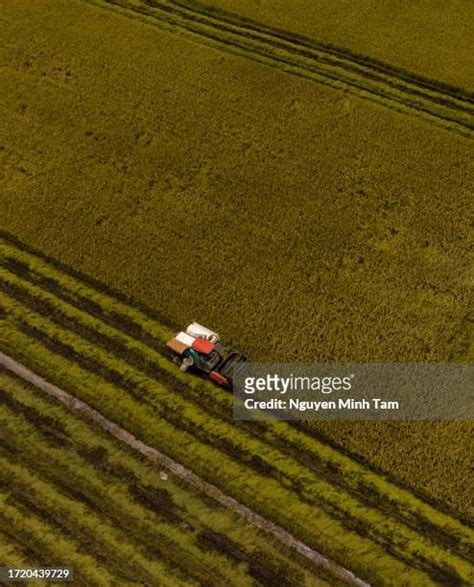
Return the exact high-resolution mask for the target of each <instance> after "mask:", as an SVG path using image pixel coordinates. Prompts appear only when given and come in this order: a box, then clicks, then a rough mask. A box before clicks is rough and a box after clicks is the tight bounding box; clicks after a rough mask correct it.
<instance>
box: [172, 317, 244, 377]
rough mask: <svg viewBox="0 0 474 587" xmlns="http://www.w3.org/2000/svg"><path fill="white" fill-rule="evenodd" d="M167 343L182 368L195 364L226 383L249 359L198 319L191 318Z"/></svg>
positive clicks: (199, 368) (195, 367)
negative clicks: (221, 339)
mask: <svg viewBox="0 0 474 587" xmlns="http://www.w3.org/2000/svg"><path fill="white" fill-rule="evenodd" d="M166 344H167V347H168V348H169V349H170V351H171V353H172V356H173V360H174V361H175V362H176V363H178V364H179V365H180V368H181V370H182V371H187V370H188V369H190V368H191V367H192V368H193V369H195V370H197V371H200V372H201V373H203V374H205V375H206V376H207V377H209V379H212V380H213V381H215V382H216V383H219V384H220V385H223V386H225V387H230V386H231V385H232V377H233V375H234V373H235V369H236V368H237V367H238V365H240V364H242V363H243V362H245V361H246V360H247V358H246V357H245V356H244V355H243V354H242V353H241V352H239V351H237V350H235V349H233V348H232V347H228V346H224V345H223V344H222V343H221V341H220V336H219V335H218V334H217V332H213V331H212V330H209V328H206V327H205V326H201V324H198V323H197V322H192V323H191V324H190V325H189V326H188V327H187V328H186V330H185V331H181V332H178V333H177V334H176V335H175V336H174V337H173V338H172V339H171V340H169V341H168V342H167V343H166Z"/></svg>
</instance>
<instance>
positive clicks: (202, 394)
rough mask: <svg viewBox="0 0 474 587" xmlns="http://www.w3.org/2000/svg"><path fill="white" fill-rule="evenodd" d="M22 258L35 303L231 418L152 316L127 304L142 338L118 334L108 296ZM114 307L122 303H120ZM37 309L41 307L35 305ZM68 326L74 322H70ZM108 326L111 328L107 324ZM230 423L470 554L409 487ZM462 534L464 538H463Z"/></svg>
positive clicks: (261, 429) (286, 430)
mask: <svg viewBox="0 0 474 587" xmlns="http://www.w3.org/2000/svg"><path fill="white" fill-rule="evenodd" d="M26 260H27V259H26V258H25V256H23V257H21V255H20V258H16V257H15V256H12V257H10V256H9V257H8V261H10V262H11V263H12V264H11V267H10V268H11V269H12V270H13V271H14V272H15V273H16V274H21V275H22V277H23V279H24V281H23V286H24V287H26V288H27V289H28V288H29V290H30V291H29V295H31V296H35V295H36V296H37V298H38V304H41V303H46V304H48V303H49V304H53V305H55V308H56V312H55V314H56V317H59V316H60V315H61V313H65V314H66V315H67V320H69V321H74V323H75V324H76V325H77V324H78V323H80V324H81V325H82V329H81V328H79V334H81V335H82V336H86V338H88V339H89V340H90V341H91V342H93V343H95V344H99V345H101V346H104V345H105V346H108V350H112V351H113V352H115V353H116V354H117V353H118V354H119V355H120V357H121V358H124V359H125V360H126V361H128V362H131V363H132V364H133V365H135V366H138V367H139V368H140V370H142V371H144V372H145V373H147V375H149V376H152V377H153V378H155V379H157V378H158V379H160V380H161V381H162V382H165V383H166V384H167V385H168V386H169V385H170V386H172V387H173V390H174V391H177V392H178V393H181V394H185V395H186V397H187V398H188V399H189V398H191V399H192V400H193V401H195V402H197V403H198V404H200V405H202V406H204V407H205V408H206V409H207V410H208V411H209V412H210V413H214V414H215V415H219V416H220V417H222V418H224V419H227V420H229V421H230V419H231V404H232V399H231V396H230V395H229V394H227V393H225V392H223V391H222V390H219V389H218V388H216V387H215V386H211V385H209V383H207V382H203V381H201V380H199V379H197V378H193V377H190V376H189V375H186V374H182V373H180V372H179V370H178V369H177V368H176V367H175V366H174V365H172V364H171V363H170V362H169V361H168V360H166V359H164V358H163V357H162V356H160V354H159V352H157V351H155V349H154V348H150V347H149V346H148V345H149V344H150V342H149V341H150V338H151V339H152V340H153V341H155V344H154V345H153V346H154V347H155V348H156V347H158V350H159V351H160V352H161V350H162V347H163V346H164V340H163V339H162V338H161V339H160V340H157V339H156V337H154V336H153V335H152V333H151V332H150V331H151V330H154V329H155V325H154V324H153V322H152V321H151V320H150V319H148V320H147V317H146V316H144V315H140V313H139V312H137V311H136V310H135V309H131V308H126V311H127V313H128V315H127V317H126V319H127V321H129V322H130V321H133V320H137V319H139V320H140V324H139V325H138V324H137V322H135V324H136V328H135V332H137V331H138V330H139V331H140V332H141V336H138V337H137V338H138V340H136V339H133V338H131V337H130V336H128V335H127V334H126V333H123V332H120V331H119V330H118V329H117V325H116V324H114V321H113V319H110V316H109V312H108V311H107V307H109V306H110V305H111V303H112V300H111V299H107V296H104V295H97V292H96V294H95V300H94V303H93V306H92V308H91V307H89V308H87V298H86V297H85V296H86V295H87V294H88V293H89V291H88V289H87V288H85V289H84V290H82V288H83V286H82V284H80V283H78V282H77V281H74V280H71V279H70V278H67V277H66V278H65V279H64V283H61V275H60V274H59V272H57V271H56V272H55V271H54V269H51V268H50V271H48V270H47V268H45V267H42V268H41V267H40V266H39V265H36V264H35V267H34V269H33V268H32V267H30V266H29V265H28V264H26V263H25V261H26ZM31 260H32V259H30V261H31ZM5 279H7V280H8V279H9V283H10V284H11V285H15V283H12V278H7V277H6V278H5ZM13 281H14V278H13ZM27 281H28V282H31V283H35V284H38V285H39V286H40V288H41V287H43V288H45V289H47V290H48V291H49V292H50V293H52V294H54V295H53V296H49V295H48V294H47V293H46V292H43V291H41V290H40V289H38V288H36V289H35V288H31V287H28V284H27V283H26V282H27ZM18 285H19V282H18V280H17V281H16V286H17V287H18ZM55 296H57V297H55ZM58 297H59V298H60V299H61V300H67V301H69V302H71V303H72V304H74V303H75V305H76V306H77V307H78V308H79V309H83V310H84V311H83V312H80V311H78V310H77V309H74V308H71V307H70V306H69V304H68V303H66V304H61V303H60V302H59V301H58V299H57V298H58ZM30 299H31V298H30ZM118 305H119V306H121V304H118ZM36 309H37V310H38V309H39V310H41V308H38V307H36ZM87 310H89V312H90V313H91V314H92V315H94V316H96V317H97V318H98V319H97V320H94V319H92V318H91V317H90V316H87V313H86V314H85V313H84V312H87ZM50 311H51V306H47V307H46V309H45V312H46V313H48V312H50ZM120 311H122V307H119V308H118V309H116V310H115V314H116V315H117V313H118V312H120ZM104 323H105V324H104ZM66 325H67V324H66ZM69 325H72V324H71V322H69ZM107 326H111V328H108V327H107ZM87 329H88V331H87ZM76 331H77V330H76ZM165 334H166V335H167V336H169V333H166V331H165V330H164V331H163V333H162V335H165ZM101 337H102V340H101ZM140 342H142V343H143V344H140ZM170 377H171V378H172V379H171V381H170ZM185 384H186V385H185ZM234 425H241V426H242V427H244V428H245V429H246V430H247V432H252V431H253V433H254V434H257V435H258V436H259V437H260V438H262V437H264V438H265V440H266V441H267V442H268V443H270V444H272V445H273V446H276V447H277V448H278V449H280V450H283V451H285V452H287V453H290V455H291V456H292V457H293V458H295V459H296V460H298V461H300V462H302V463H303V464H304V465H305V466H307V467H308V468H310V469H314V470H315V471H316V472H317V473H318V474H319V475H323V476H324V477H327V478H329V479H330V481H331V482H332V483H337V484H339V485H341V488H342V489H344V490H346V491H349V492H352V493H354V494H355V495H356V496H357V497H358V498H359V499H362V500H363V501H365V502H366V503H368V504H370V505H375V506H378V507H379V508H380V509H382V510H383V511H384V513H388V514H390V515H394V516H395V517H398V518H401V519H402V520H403V521H404V522H405V523H407V524H409V525H411V526H412V527H414V528H415V529H419V530H423V531H424V532H426V533H427V534H429V535H430V538H432V539H433V540H434V541H437V542H439V543H440V544H443V545H445V546H447V547H455V548H457V549H458V551H459V552H460V553H461V554H462V553H463V552H464V553H465V555H466V557H469V556H470V554H469V548H470V546H469V545H470V544H471V543H472V542H471V539H472V535H471V533H470V532H469V530H468V529H465V528H464V527H463V526H462V525H461V524H459V523H458V522H457V521H455V520H452V519H450V518H449V517H448V516H446V515H444V514H442V513H440V512H437V511H436V510H434V509H433V508H432V507H430V506H427V505H426V504H424V503H423V502H422V501H420V500H418V499H417V498H415V497H414V496H412V495H411V494H410V493H408V492H407V491H403V490H400V489H399V488H397V487H396V486H394V485H392V484H390V483H388V482H387V481H386V480H385V479H383V478H382V477H380V476H379V475H374V474H373V473H372V472H370V471H367V470H366V469H365V468H364V467H362V466H360V465H357V464H356V463H354V462H353V461H350V460H349V459H347V457H344V456H342V455H341V454H340V453H338V452H336V451H334V450H333V449H330V448H328V447H327V446H324V445H322V444H321V443H319V442H318V441H317V440H314V439H310V438H309V437H308V436H306V435H304V434H301V433H299V432H297V431H296V430H295V429H294V428H292V427H290V426H288V425H287V424H286V423H279V422H276V423H273V422H272V423H262V422H261V423H252V426H253V427H254V429H253V430H252V427H249V426H248V425H247V423H242V424H239V423H238V422H234ZM463 534H464V536H465V538H463Z"/></svg>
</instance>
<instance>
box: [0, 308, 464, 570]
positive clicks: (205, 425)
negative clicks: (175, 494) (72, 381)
mask: <svg viewBox="0 0 474 587" xmlns="http://www.w3.org/2000/svg"><path fill="white" fill-rule="evenodd" d="M4 305H5V307H6V308H7V311H8V312H11V311H13V313H14V314H15V313H16V315H17V319H19V320H22V321H25V320H26V321H27V322H29V323H30V324H31V325H35V328H40V329H44V328H46V329H47V331H49V334H51V333H52V332H55V333H56V336H60V337H62V338H63V339H64V340H68V339H69V340H70V341H72V339H74V337H71V335H70V334H69V333H64V332H63V333H62V334H60V332H61V329H58V328H57V327H56V326H54V325H52V324H51V323H50V321H48V320H45V319H43V318H39V317H38V316H36V315H34V314H33V315H32V314H31V313H29V312H28V310H26V308H23V309H22V310H21V312H19V310H18V305H17V304H15V303H11V302H10V301H9V302H8V303H7V302H6V300H4ZM15 307H17V310H15V309H14V308H15ZM18 312H19V313H18ZM20 315H21V318H20ZM41 324H43V326H41ZM46 324H47V327H46ZM79 341H80V339H79V338H78V337H75V341H74V342H73V343H72V344H73V348H76V349H77V348H81V347H83V348H81V353H85V354H87V352H91V351H90V349H89V350H88V349H87V348H85V347H87V345H82V343H80V342H79ZM92 352H93V353H94V354H95V356H96V357H100V360H101V362H107V361H108V360H109V359H108V358H107V354H106V353H104V352H103V351H102V352H101V351H100V350H98V349H93V351H92ZM115 361H116V363H115V367H116V368H117V365H120V369H119V370H120V371H122V372H123V373H128V374H127V375H126V377H129V378H131V379H130V380H131V381H134V383H133V385H134V386H135V388H136V389H140V388H141V389H142V390H143V393H144V394H148V395H151V394H152V393H153V390H155V389H156V390H157V392H158V390H159V392H158V395H159V404H161V406H163V404H164V403H165V402H166V401H170V400H166V396H167V390H166V389H164V388H160V387H159V386H158V384H157V383H156V382H153V381H151V380H148V379H147V378H146V377H144V376H143V375H140V374H138V373H137V374H136V375H134V374H133V369H129V368H127V367H126V366H125V365H121V364H120V361H117V360H116V359H115ZM143 397H145V395H144V396H143ZM156 399H158V396H157V397H156ZM153 400H154V402H156V400H155V397H154V396H153ZM173 404H174V405H175V409H176V408H177V407H178V406H180V407H179V408H178V409H179V413H180V419H181V420H182V421H185V420H186V419H188V420H190V421H191V422H193V427H192V428H191V430H193V431H194V433H195V430H196V427H198V428H199V429H202V430H203V431H205V434H203V435H202V438H203V439H204V438H206V440H207V442H210V441H211V438H212V437H213V436H215V438H216V439H217V438H219V437H221V438H222V437H223V436H226V437H227V438H231V439H232V441H233V443H234V444H238V442H239V437H238V435H237V434H236V433H235V431H233V430H232V429H227V430H226V431H225V432H224V430H225V428H223V426H222V424H218V423H217V422H212V421H211V420H210V418H209V417H207V418H205V417H204V418H203V417H201V416H199V415H198V414H199V412H198V411H197V410H196V408H193V409H189V408H188V407H187V406H186V403H185V402H183V401H181V400H178V398H174V399H173ZM165 413H166V412H165ZM165 417H166V416H165ZM170 438H171V436H170ZM175 438H176V435H175ZM163 441H164V442H165V444H166V440H165V439H162V441H161V447H163V449H164V450H166V452H168V453H169V454H172V455H173V456H174V457H175V458H178V459H179V460H181V461H182V462H185V463H186V458H185V457H184V455H183V453H182V452H181V451H179V449H178V450H176V448H177V447H173V449H171V452H170V447H169V446H165V445H164V444H163ZM252 445H255V448H252ZM201 448H203V446H202V445H201ZM242 448H243V449H244V450H245V449H247V450H248V451H249V452H251V453H252V454H260V455H262V456H263V455H265V454H267V455H268V457H266V458H268V462H269V463H271V464H272V465H273V466H277V467H278V468H279V469H280V471H281V473H280V474H281V475H285V476H287V477H288V478H289V479H292V478H293V479H295V480H296V479H298V478H299V480H300V481H299V482H300V484H302V487H303V488H304V489H303V491H302V494H301V495H302V497H303V498H308V497H309V498H311V500H312V501H313V503H318V502H320V500H321V496H323V497H322V499H323V502H322V505H324V502H327V503H330V504H332V506H333V507H335V508H336V510H337V509H339V510H341V511H344V512H345V516H346V518H353V519H354V516H355V517H356V518H359V520H360V521H359V522H358V523H359V524H360V523H364V524H365V528H366V530H365V532H367V531H368V530H369V528H371V529H370V531H369V532H370V533H369V536H370V537H371V538H372V540H373V539H376V540H377V538H376V537H377V535H380V536H383V534H384V533H385V532H386V533H387V534H386V537H387V540H388V541H389V543H390V544H391V547H392V549H393V548H394V546H395V545H399V547H401V550H400V554H399V556H403V557H407V556H408V557H409V558H408V559H407V560H411V561H412V564H420V563H421V561H423V560H425V561H429V560H430V559H431V561H432V563H428V564H431V565H432V564H433V563H434V564H435V565H436V568H446V569H447V570H449V571H448V572H451V573H455V572H461V573H468V574H469V573H470V570H469V569H470V567H469V565H468V564H467V563H464V562H463V561H461V560H460V559H456V558H455V557H453V556H451V555H448V554H447V552H446V551H444V550H441V549H439V548H437V547H435V546H433V545H429V544H428V543H426V542H424V541H423V539H422V538H421V536H419V535H418V534H416V533H414V532H413V531H411V530H409V529H408V528H405V527H402V526H400V525H399V524H397V523H394V522H391V521H389V520H384V516H382V515H380V514H379V513H378V512H377V510H374V509H372V510H369V509H368V508H366V507H364V506H363V505H362V504H360V503H358V502H357V501H355V500H354V499H352V498H351V497H349V496H348V495H344V494H343V493H342V492H341V491H338V490H335V489H334V488H332V487H331V486H330V485H329V484H327V483H325V482H323V481H321V480H319V479H318V478H317V477H314V476H312V475H311V474H310V473H309V472H308V471H304V469H301V467H299V466H298V464H297V463H294V462H293V463H291V462H288V460H287V459H286V460H285V461H283V460H281V459H278V456H277V454H276V453H275V451H273V453H274V454H275V456H273V457H272V456H271V455H272V451H271V450H269V449H268V448H266V447H264V446H260V447H259V448H257V444H256V442H255V441H254V440H246V443H245V445H242ZM206 450H209V447H206ZM193 452H194V454H193V457H194V458H193V466H194V468H195V469H196V468H197V470H198V471H199V473H200V474H204V476H205V477H207V478H209V479H211V480H212V479H213V480H214V482H219V477H221V470H222V466H223V463H224V462H225V460H224V458H225V457H224V456H223V455H222V453H221V457H220V459H219V463H220V469H219V475H218V476H216V471H215V470H213V469H212V467H209V459H206V460H205V461H204V462H202V463H201V465H200V466H199V465H198V458H197V454H196V453H197V452H198V451H197V450H196V449H193ZM183 457H184V460H183ZM228 464H229V468H230V466H231V464H232V466H233V465H234V463H232V462H230V463H228ZM201 467H202V468H201ZM305 480H306V481H305ZM226 481H228V479H226ZM220 482H221V483H222V480H220ZM241 483H242V479H241V478H239V485H240V484H241ZM226 490H227V491H229V490H230V491H231V492H233V491H235V486H233V485H232V483H230V484H229V486H226ZM232 490H233V491H232ZM254 499H255V497H254ZM271 511H272V514H273V515H275V513H276V512H275V511H274V509H273V508H272V509H271ZM313 519H314V514H313ZM382 544H383V542H382ZM402 545H403V546H402ZM411 549H413V551H412V552H413V554H410V550H411ZM411 557H413V558H411ZM416 561H418V562H416ZM443 561H444V562H443ZM422 564H424V563H422ZM454 569H456V571H455V570H454ZM433 572H434V571H433Z"/></svg>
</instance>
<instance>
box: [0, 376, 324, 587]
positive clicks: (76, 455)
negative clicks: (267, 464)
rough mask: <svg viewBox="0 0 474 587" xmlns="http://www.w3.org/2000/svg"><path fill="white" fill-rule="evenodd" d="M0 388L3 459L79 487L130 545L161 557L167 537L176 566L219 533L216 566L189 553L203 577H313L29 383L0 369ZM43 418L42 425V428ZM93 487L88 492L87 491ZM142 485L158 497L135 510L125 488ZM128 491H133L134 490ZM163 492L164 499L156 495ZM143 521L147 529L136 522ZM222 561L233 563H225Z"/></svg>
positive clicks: (63, 485)
mask: <svg viewBox="0 0 474 587" xmlns="http://www.w3.org/2000/svg"><path fill="white" fill-rule="evenodd" d="M0 390H3V392H0V404H3V406H5V407H8V411H9V412H6V413H5V417H2V420H3V421H4V422H6V427H5V434H6V437H7V439H8V446H9V450H8V454H9V455H12V456H11V459H10V460H12V459H13V455H16V457H15V458H16V459H17V460H19V461H21V462H22V463H23V465H25V464H27V465H28V468H29V470H30V471H31V472H34V474H35V475H39V476H41V478H42V479H47V481H48V483H54V484H55V486H56V487H59V488H60V490H61V491H62V492H63V493H64V492H66V494H68V487H69V488H72V489H73V491H75V492H77V490H79V489H80V491H81V493H82V494H83V495H84V499H85V504H86V505H87V504H88V503H94V505H95V509H96V511H97V509H98V510H99V511H100V513H101V515H102V516H106V517H107V520H109V521H111V522H112V523H113V524H114V525H115V527H116V528H117V529H121V530H123V531H125V532H126V533H127V537H128V540H131V539H133V540H134V543H136V544H142V545H143V543H144V542H145V541H146V542H147V543H150V544H155V545H156V548H155V550H157V548H158V547H160V546H161V545H162V544H166V545H167V548H166V551H165V555H166V552H167V551H168V550H170V547H172V545H171V544H170V540H175V541H176V542H177V543H179V544H180V548H181V549H182V550H181V551H180V552H181V556H180V560H178V561H176V559H175V563H174V564H175V567H176V568H180V567H181V568H182V567H183V566H185V565H186V564H189V563H190V562H191V559H190V558H189V555H190V554H191V551H190V550H189V548H190V544H192V541H191V542H190V540H189V539H190V537H191V536H197V535H198V533H203V532H204V533H207V532H213V533H215V534H216V535H220V536H223V538H225V543H224V546H225V545H228V550H227V551H225V554H226V559H218V563H217V562H214V561H215V556H212V555H211V553H209V552H207V551H202V550H201V549H199V550H194V551H192V557H193V560H195V561H196V563H195V564H196V565H197V564H198V562H199V563H200V564H201V563H203V564H205V568H206V569H207V574H208V576H210V574H209V573H211V572H212V567H213V565H216V564H218V566H219V573H220V574H221V575H222V574H224V573H225V574H226V582H227V584H234V583H236V584H239V585H244V584H245V582H246V575H245V574H244V573H243V572H241V569H239V568H236V566H235V565H236V564H238V563H240V562H245V563H246V564H247V565H248V572H249V574H250V575H253V574H254V573H255V574H257V575H258V574H260V575H263V576H268V577H271V576H272V574H273V573H275V570H273V568H275V569H279V571H278V573H279V574H278V576H279V578H280V581H283V584H286V583H285V580H284V576H287V577H288V579H286V581H287V582H288V581H289V582H290V583H291V582H292V581H291V580H290V579H289V578H290V577H294V578H295V582H296V577H298V583H299V584H300V585H304V584H306V583H307V582H308V584H310V583H311V581H312V579H311V575H312V574H311V573H309V572H308V571H306V569H305V568H304V566H301V565H300V564H299V563H298V561H297V560H295V561H291V560H290V559H289V558H288V556H287V555H286V554H285V553H284V552H279V551H278V549H276V547H274V546H273V545H272V544H271V542H270V541H268V539H267V538H266V537H264V536H263V535H261V534H259V533H258V532H257V531H256V530H255V529H253V528H252V527H250V526H249V525H248V524H247V523H246V522H244V521H243V520H241V519H239V518H237V517H236V516H235V515H234V514H232V513H230V512H227V511H226V510H222V509H221V508H217V507H216V506H215V505H214V506H213V505H212V504H208V503H206V501H205V500H203V499H202V496H200V495H199V493H198V492H197V491H196V489H192V488H189V487H187V486H183V484H182V483H179V482H177V481H175V480H174V479H173V476H172V475H170V476H168V478H166V479H165V480H163V479H161V477H160V475H158V470H157V469H156V467H154V466H153V465H151V464H148V463H146V462H144V461H142V460H140V459H138V458H137V457H136V455H135V454H134V453H133V452H131V451H127V450H126V448H125V447H123V446H121V445H120V444H118V443H117V442H116V441H113V439H111V438H109V437H108V436H106V435H105V434H104V433H102V432H101V431H100V430H98V429H94V428H92V427H91V426H90V425H89V424H88V423H87V422H84V421H83V420H82V419H80V418H78V417H77V416H76V415H73V414H71V413H70V412H69V411H67V410H66V409H65V408H64V407H62V406H60V405H56V404H54V403H51V402H50V401H47V399H46V398H44V397H43V396H41V395H39V394H38V392H37V391H35V388H33V387H32V386H31V385H29V384H26V383H25V382H22V381H21V380H19V379H17V378H16V377H14V376H12V375H8V374H7V373H6V372H5V373H2V372H1V371H0ZM0 409H2V408H0ZM3 410H5V408H3ZM2 414H3V411H2ZM43 421H44V422H45V427H43V426H42V425H41V424H42V422H43ZM54 430H57V431H59V432H60V436H59V437H58V438H57V442H55V443H53V444H52V445H51V433H52V431H54ZM54 440H56V439H54ZM31 447H34V449H33V450H32V449H31ZM28 448H29V450H28ZM85 479H86V480H87V483H85ZM92 487H93V488H94V489H93V492H92V493H91V490H90V489H89V488H92ZM141 488H143V489H146V490H147V492H148V495H149V496H150V497H154V496H157V497H158V498H159V501H156V500H153V499H149V500H147V501H141V500H140V501H139V502H137V504H138V509H137V505H135V500H132V502H130V494H129V493H128V492H130V491H131V490H132V489H133V490H139V489H141ZM124 492H125V494H124ZM76 494H77V493H76ZM127 495H128V498H127V497H125V500H124V496H127ZM135 495H139V493H138V494H137V493H136V491H134V492H133V496H135ZM165 495H166V496H167V497H166V499H163V497H164V496H165ZM117 497H118V499H117ZM86 498H87V500H86ZM111 506H112V507H111ZM131 506H133V507H131ZM143 508H145V509H146V511H147V514H146V517H145V518H144V517H143V515H142V514H140V515H138V514H139V512H140V509H143ZM131 514H134V522H133V523H131V524H128V525H127V520H128V519H129V518H130V516H131ZM163 514H165V515H164V517H163ZM144 519H145V520H146V523H147V525H148V526H149V527H146V528H145V527H144V526H143V523H144ZM131 520H132V519H131V518H130V522H131ZM168 520H169V521H170V522H171V523H172V524H173V526H175V525H176V524H178V525H179V529H177V532H175V533H174V536H173V535H172V534H170V527H169V526H167V525H166V524H167V523H168ZM135 536H136V537H137V538H135ZM138 537H140V539H138ZM156 556H157V553H155V557H156ZM262 557H264V559H263V560H261V558H262ZM227 560H230V561H231V562H232V566H230V563H228V562H227ZM265 561H267V562H265ZM228 568H229V571H227V569H228ZM315 572H316V570H313V573H315ZM320 575H321V576H320ZM214 576H215V577H217V575H214ZM323 576H324V573H318V577H319V580H320V581H321V584H324V579H323ZM275 578H276V576H275ZM214 581H216V578H215V579H214Z"/></svg>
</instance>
